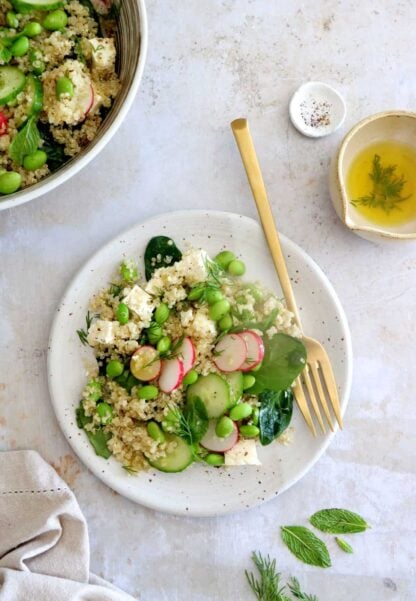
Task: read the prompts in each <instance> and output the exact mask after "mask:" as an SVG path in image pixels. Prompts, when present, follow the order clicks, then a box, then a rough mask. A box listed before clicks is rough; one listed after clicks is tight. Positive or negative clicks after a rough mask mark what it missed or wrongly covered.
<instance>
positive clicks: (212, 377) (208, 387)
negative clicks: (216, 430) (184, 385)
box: [186, 374, 230, 419]
mask: <svg viewBox="0 0 416 601" xmlns="http://www.w3.org/2000/svg"><path fill="white" fill-rule="evenodd" d="M197 397H198V398H200V399H201V401H202V402H203V403H204V405H205V408H206V410H207V413H208V417H209V418H210V419H213V418H215V417H220V416H221V415H224V413H225V412H226V411H227V409H228V407H229V405H230V388H229V386H228V384H227V382H226V381H225V380H224V378H221V376H219V375H218V374H208V375H207V376H200V377H199V378H198V381H197V382H195V384H192V386H189V388H188V390H187V391H186V398H187V399H188V401H191V400H193V399H195V398H197Z"/></svg>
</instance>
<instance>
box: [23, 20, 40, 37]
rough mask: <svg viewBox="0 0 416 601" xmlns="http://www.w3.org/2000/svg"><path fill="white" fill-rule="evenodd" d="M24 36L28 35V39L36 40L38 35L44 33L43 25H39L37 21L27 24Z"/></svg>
mask: <svg viewBox="0 0 416 601" xmlns="http://www.w3.org/2000/svg"><path fill="white" fill-rule="evenodd" d="M23 33H24V35H27V37H28V38H35V37H36V36H37V35H39V34H40V33H42V25H41V24H40V23H37V22H36V21H31V22H30V23H26V25H25V26H24V29H23Z"/></svg>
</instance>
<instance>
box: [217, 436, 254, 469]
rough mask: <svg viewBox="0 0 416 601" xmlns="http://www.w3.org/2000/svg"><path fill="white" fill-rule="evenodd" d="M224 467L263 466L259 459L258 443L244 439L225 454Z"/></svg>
mask: <svg viewBox="0 0 416 601" xmlns="http://www.w3.org/2000/svg"><path fill="white" fill-rule="evenodd" d="M224 465H261V461H260V460H259V458H258V457H257V449H256V441H255V440H252V439H247V440H245V439H242V440H239V441H238V442H237V444H236V445H234V446H233V448H232V449H230V450H229V451H226V452H225V453H224Z"/></svg>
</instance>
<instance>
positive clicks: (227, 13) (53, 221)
mask: <svg viewBox="0 0 416 601" xmlns="http://www.w3.org/2000/svg"><path fill="white" fill-rule="evenodd" d="M148 9H149V23H150V51H149V57H148V62H147V66H146V70H145V76H144V81H143V85H142V88H141V91H140V93H139V95H138V97H137V100H136V102H135V104H134V108H133V110H132V111H131V112H130V114H129V116H128V118H127V119H126V122H125V124H124V125H123V127H122V128H121V130H120V132H119V133H118V134H117V135H116V136H115V138H114V139H113V141H112V142H111V144H110V146H109V147H108V148H107V149H106V150H105V151H104V152H103V153H102V154H101V155H100V157H99V158H98V159H96V160H95V161H94V162H93V163H92V164H91V165H90V166H89V167H88V168H87V169H86V170H84V171H83V172H82V173H80V174H79V175H78V176H77V177H76V178H75V179H73V180H72V181H71V182H69V183H67V184H66V185H65V186H62V187H61V188H60V189H59V190H57V191H55V192H52V193H51V194H49V195H47V196H46V197H44V198H43V199H40V200H36V201H35V202H33V203H31V204H28V205H24V206H22V207H19V208H17V209H16V210H14V211H7V212H3V213H1V214H0V256H1V267H0V303H1V307H0V320H1V321H0V323H1V337H0V340H1V347H2V350H1V355H0V361H1V372H0V382H1V384H0V395H1V396H0V399H1V401H0V449H9V448H35V449H37V450H39V451H40V452H41V453H42V454H43V455H44V456H45V458H46V459H48V460H50V461H52V462H54V464H55V465H56V466H57V468H58V469H59V471H60V473H61V474H62V475H63V477H64V478H65V479H66V480H67V482H68V483H69V484H70V485H71V486H72V487H73V489H74V491H75V493H76V494H77V497H78V499H79V502H80V504H81V507H82V509H83V510H84V512H85V514H86V516H87V518H88V521H89V527H90V535H91V545H92V553H93V556H92V569H94V571H96V572H97V573H100V574H102V575H104V576H105V577H106V578H109V579H113V580H114V582H116V583H117V584H118V585H120V586H121V587H125V589H126V590H128V591H129V592H130V593H132V594H135V595H137V596H138V597H139V598H140V599H141V600H142V601H165V600H166V601H179V600H180V601H213V600H220V599H221V600H222V599H239V600H240V599H241V600H243V601H245V600H247V601H249V600H250V599H252V597H251V595H250V593H249V591H248V589H247V587H246V585H245V582H244V575H243V571H244V569H245V568H246V567H249V566H250V560H249V554H250V552H251V551H252V550H253V549H260V550H262V551H263V552H269V553H271V554H272V555H273V556H276V557H277V559H278V564H279V567H280V569H281V570H282V571H283V572H284V573H285V574H289V573H291V574H295V575H298V577H299V578H300V579H301V581H302V582H303V583H304V584H305V588H306V589H307V590H310V591H311V592H315V593H316V594H317V595H318V597H319V600H320V601H347V600H348V601H351V599H354V600H360V601H361V600H362V601H369V600H373V599H377V601H387V600H390V599H391V600H395V599H397V600H400V601H410V600H414V599H415V598H416V592H415V587H414V582H415V575H416V568H415V564H416V562H415V544H414V541H415V525H414V523H415V519H416V508H415V493H416V478H415V463H416V462H415V434H414V432H415V419H414V415H415V411H414V377H412V375H413V374H414V371H415V369H414V350H415V343H414V339H415V325H414V318H413V315H412V313H413V310H414V307H415V300H414V299H415V284H416V275H415V267H416V246H412V245H410V246H398V247H396V248H380V247H377V246H373V245H371V244H370V243H367V242H364V241H362V240H360V239H359V238H357V237H355V236H354V235H352V234H350V233H348V232H347V231H346V230H345V229H344V228H343V227H342V226H341V224H340V222H339V221H338V220H337V217H336V215H335V213H334V211H333V209H332V207H331V205H330V201H329V198H328V192H327V172H328V163H329V160H330V158H331V156H332V154H333V152H334V150H335V148H336V146H337V144H338V142H339V139H340V137H341V136H342V134H343V133H345V131H346V128H348V127H350V126H351V125H352V124H354V123H355V122H356V121H357V120H359V119H360V118H362V117H364V116H366V115H368V114H370V113H373V112H377V111H379V110H382V109H390V108H394V107H396V108H402V109H406V108H408V109H414V108H415V103H416V99H415V92H416V78H415V69H414V47H415V31H416V8H415V6H414V3H413V2H412V1H410V0H409V1H398V2H391V1H389V0H378V1H377V2H376V1H372V0H361V1H355V0H351V1H342V2H337V1H334V0H325V1H324V0H315V1H313V2H312V1H307V2H299V1H297V0H296V1H292V2H285V1H283V0H280V1H277V0H257V1H254V0H235V1H232V0H227V1H220V0H187V1H186V2H177V1H174V0H158V1H156V0H149V2H148ZM308 79H320V80H323V81H327V82H329V83H332V84H334V85H335V86H336V87H338V89H339V90H340V91H341V92H342V93H343V94H344V95H345V98H346V101H347V105H348V115H347V120H346V124H345V128H344V129H343V131H341V132H339V134H338V133H337V134H335V135H334V136H331V137H329V138H327V139H324V140H320V141H313V140H307V139H305V138H302V137H301V136H300V135H299V134H298V133H297V132H296V131H295V130H294V129H293V128H292V127H291V126H290V125H289V123H288V118H287V104H288V101H289V98H290V95H291V94H292V92H293V91H294V90H295V89H296V87H297V85H298V84H300V83H301V82H303V81H306V80H308ZM244 115H247V116H248V117H249V118H250V121H251V126H252V131H253V135H254V139H255V142H256V145H257V149H258V153H259V156H260V160H261V163H262V167H263V169H264V175H265V179H266V183H267V186H268V189H269V192H270V198H271V201H272V203H273V208H274V211H275V215H276V216H277V219H278V223H279V225H280V227H281V229H282V231H283V232H285V233H286V234H287V235H288V236H289V237H291V238H292V239H293V240H294V241H296V242H297V243H299V244H300V245H301V246H303V248H304V249H305V250H306V251H307V252H309V253H310V254H311V256H312V257H313V258H314V259H315V260H316V261H317V262H318V263H319V264H320V266H321V267H322V268H323V270H324V271H325V272H326V273H327V275H328V276H329V278H330V280H331V281H332V282H333V284H334V285H335V287H336V289H337V291H338V293H339V296H340V298H341V300H342V302H343V304H344V306H345V309H346V311H347V315H348V318H349V321H350V325H351V329H352V334H353V343H354V350H355V366H354V369H355V373H354V383H353V390H352V397H351V401H350V405H349V408H348V411H347V416H346V428H345V430H344V432H343V433H342V434H340V435H339V436H337V438H336V440H335V441H334V443H333V445H332V446H331V448H330V449H329V451H328V452H327V453H326V455H325V456H324V458H323V459H322V460H321V461H320V462H319V464H318V465H317V466H316V467H315V468H314V469H313V470H312V471H311V472H310V473H309V475H308V476H307V477H305V478H304V479H303V480H302V482H300V483H299V484H298V485H297V486H295V487H294V488H293V489H292V490H290V491H289V492H287V493H285V494H284V495H283V496H282V497H280V498H279V499H277V500H276V501H273V502H270V503H268V504H267V505H264V506H263V507H260V508H258V509H255V510H252V511H249V512H247V513H244V514H240V515H236V516H234V517H226V518H221V519H211V520H192V519H182V518H175V517H170V516H164V515H160V514H156V513H154V512H152V511H150V510H147V509H142V508H141V507H139V506H136V505H134V504H132V503H130V502H129V501H126V500H124V499H122V498H121V497H120V496H118V495H117V494H115V493H113V492H112V491H111V490H109V489H108V488H106V487H105V486H104V485H103V484H101V483H100V482H99V481H98V480H96V479H95V478H94V477H93V476H91V475H90V474H89V473H88V472H87V471H86V469H85V468H83V466H81V465H80V464H79V463H78V461H77V460H76V458H75V457H74V456H73V455H72V453H71V451H70V450H69V448H68V446H67V444H66V442H65V440H64V439H63V436H62V435H61V433H60V431H59V429H58V427H57V424H56V421H55V418H54V416H53V414H52V410H51V406H50V404H49V397H48V391H47V382H46V368H45V362H46V352H47V338H48V332H49V327H50V323H51V319H52V316H53V312H54V308H55V306H56V305H57V303H58V300H59V298H60V296H61V294H62V293H63V291H64V289H65V287H66V286H67V284H68V282H69V280H70V278H71V277H72V275H73V274H74V273H75V272H76V271H77V269H78V268H79V267H80V266H81V265H82V263H83V262H84V261H85V260H86V259H87V258H88V257H89V256H90V254H91V253H92V252H94V251H95V250H96V249H97V248H99V247H100V246H101V245H102V244H103V243H104V242H105V241H107V240H108V239H109V238H110V237H112V236H114V235H115V234H116V233H118V232H120V231H122V230H123V229H125V228H126V227H128V226H130V225H131V224H132V223H134V222H136V221H138V220H141V219H144V218H146V217H149V216H151V215H154V214H156V213H159V212H163V211H168V210H171V209H176V208H187V207H192V208H215V209H228V210H230V211H236V212H241V213H244V214H247V215H251V216H255V213H254V209H253V206H252V202H251V199H250V194H249V191H248V187H247V184H246V180H245V176H244V174H243V170H242V167H241V164H240V160H239V157H238V155H237V152H236V149H235V145H234V141H233V139H232V136H231V133H230V130H229V125H228V124H229V122H230V121H231V120H232V119H233V118H235V117H239V116H244ZM68 369H71V366H70V365H68ZM334 505H335V506H336V505H338V506H347V507H350V508H352V509H355V510H357V511H359V512H361V513H362V514H363V515H364V516H366V517H367V518H368V520H369V522H370V523H371V524H372V526H373V528H372V529H371V530H370V531H368V532H367V533H366V534H364V535H356V536H355V537H353V540H352V544H353V546H354V550H355V553H354V555H345V554H343V553H342V552H341V551H338V550H337V549H336V548H335V546H334V545H333V544H332V543H331V544H330V547H331V551H332V554H333V564H334V565H333V567H332V568H331V569H329V570H325V571H322V570H319V569H317V568H309V567H304V566H303V565H302V564H300V563H298V562H297V561H296V560H295V559H294V558H292V557H291V556H290V555H289V553H288V552H287V551H286V550H285V549H284V548H283V547H282V545H281V543H280V541H279V534H278V527H279V525H280V524H287V523H305V520H306V518H307V516H308V515H310V513H312V512H313V511H315V510H317V509H319V508H322V507H325V506H334Z"/></svg>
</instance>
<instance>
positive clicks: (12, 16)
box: [6, 10, 19, 29]
mask: <svg viewBox="0 0 416 601" xmlns="http://www.w3.org/2000/svg"><path fill="white" fill-rule="evenodd" d="M6 23H7V25H8V26H9V27H13V29H17V28H18V27H19V19H18V18H17V15H16V13H14V12H13V11H11V10H9V11H8V12H7V13H6Z"/></svg>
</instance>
